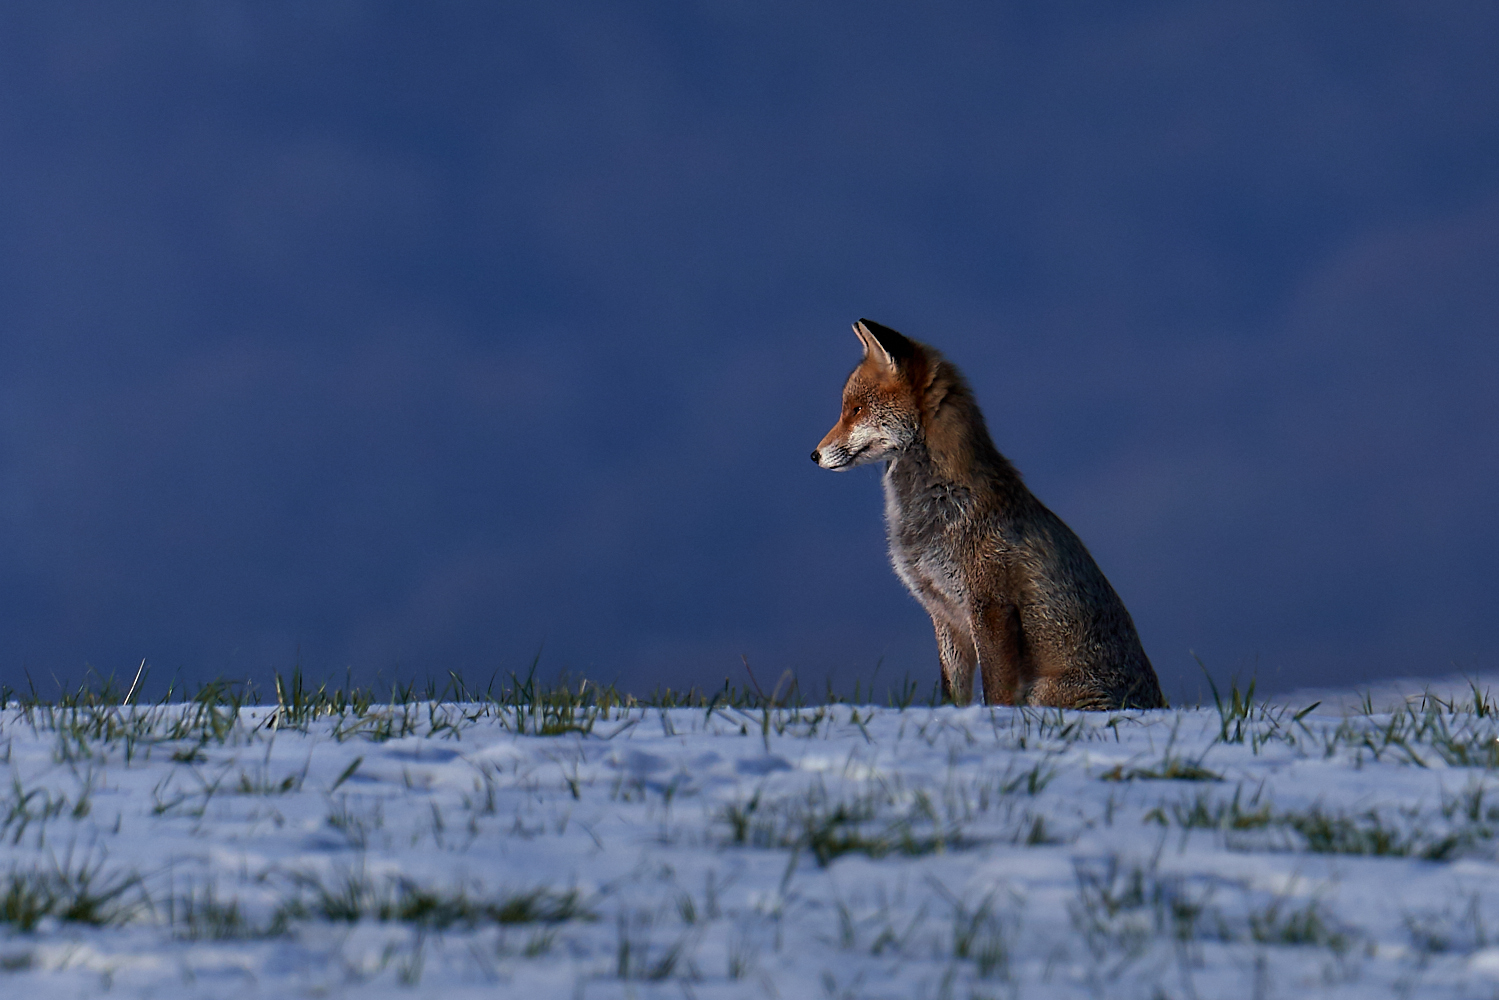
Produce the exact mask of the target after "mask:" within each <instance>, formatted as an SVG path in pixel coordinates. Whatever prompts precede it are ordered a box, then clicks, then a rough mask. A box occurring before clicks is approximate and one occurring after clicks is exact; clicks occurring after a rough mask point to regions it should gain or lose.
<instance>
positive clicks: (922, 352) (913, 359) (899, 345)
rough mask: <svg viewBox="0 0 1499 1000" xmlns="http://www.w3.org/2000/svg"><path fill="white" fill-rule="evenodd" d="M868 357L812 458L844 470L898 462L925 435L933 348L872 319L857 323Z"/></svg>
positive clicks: (845, 390) (850, 379) (853, 377)
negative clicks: (924, 416) (924, 403)
mask: <svg viewBox="0 0 1499 1000" xmlns="http://www.w3.org/2000/svg"><path fill="white" fill-rule="evenodd" d="M854 334H855V336H857V337H858V338H859V343H861V344H863V345H864V358H863V360H861V361H860V362H859V366H858V367H857V368H855V369H854V371H853V374H852V375H850V376H849V377H848V382H847V384H845V385H844V387H843V412H842V414H841V415H840V416H839V417H838V422H837V423H836V424H834V425H833V429H832V430H830V431H828V434H827V437H825V438H823V439H822V443H821V444H819V445H818V446H817V450H816V451H814V452H813V453H812V461H814V462H816V463H817V464H818V465H820V466H822V467H823V468H824V469H834V470H836V471H839V472H841V471H843V470H844V469H852V468H853V467H854V466H856V465H866V464H868V463H870V462H879V461H882V460H888V459H891V458H894V457H895V456H896V454H897V453H899V452H900V451H901V450H902V449H903V448H905V447H907V446H908V445H910V444H911V442H912V441H914V440H916V438H917V436H918V435H919V434H920V433H921V402H922V400H921V394H922V391H923V390H924V389H925V388H926V385H927V383H928V382H929V381H930V374H931V370H932V361H933V358H932V357H931V350H930V348H928V347H926V346H924V345H922V344H918V343H916V342H915V341H914V340H910V339H908V338H906V337H903V336H901V335H900V334H899V333H896V332H895V331H894V330H892V329H890V328H889V327H888V326H881V325H880V324H878V323H876V322H874V321H872V320H867V319H861V320H859V322H857V323H855V324H854Z"/></svg>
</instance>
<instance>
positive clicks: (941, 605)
mask: <svg viewBox="0 0 1499 1000" xmlns="http://www.w3.org/2000/svg"><path fill="white" fill-rule="evenodd" d="M960 515H961V511H956V510H948V509H944V508H943V506H942V505H939V504H920V503H912V502H909V500H908V498H906V497H903V496H902V495H901V491H899V490H897V489H895V488H893V487H892V485H891V484H890V483H889V482H888V481H887V482H886V489H885V529H886V536H887V538H888V539H889V542H890V562H891V565H892V566H893V567H894V569H895V575H896V576H898V577H900V580H901V582H902V583H904V584H905V585H906V589H908V590H909V591H911V594H912V595H913V596H914V597H915V598H916V599H917V600H918V601H920V602H921V604H922V606H923V607H924V608H926V610H927V612H928V613H929V614H931V615H932V616H933V617H940V618H943V619H947V620H949V621H952V622H954V623H956V622H961V621H964V620H966V618H967V616H968V604H969V601H968V593H969V586H968V580H967V577H968V575H969V574H968V573H967V572H966V571H965V567H964V560H963V557H962V552H961V546H960V545H959V544H958V538H959V537H960V535H961V523H960Z"/></svg>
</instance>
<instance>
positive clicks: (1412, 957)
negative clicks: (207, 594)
mask: <svg viewBox="0 0 1499 1000" xmlns="http://www.w3.org/2000/svg"><path fill="white" fill-rule="evenodd" d="M1488 709H1489V706H1488V705H1487V704H1486V703H1484V702H1483V701H1481V700H1480V702H1479V703H1478V705H1477V706H1476V709H1475V706H1474V704H1473V702H1472V699H1471V695H1470V698H1469V701H1468V702H1467V703H1460V702H1456V701H1446V702H1436V701H1426V702H1413V703H1410V704H1408V705H1406V706H1405V707H1404V708H1403V709H1401V710H1400V711H1396V712H1392V713H1386V714H1373V715H1360V714H1357V712H1350V711H1349V710H1348V709H1347V708H1346V707H1345V708H1344V709H1342V710H1340V711H1338V712H1323V711H1322V710H1321V709H1320V708H1319V709H1316V710H1314V711H1312V712H1310V713H1308V714H1305V715H1302V716H1300V717H1296V716H1295V712H1294V710H1293V709H1292V708H1290V707H1284V706H1274V705H1264V706H1259V707H1257V708H1255V709H1254V710H1253V711H1252V712H1250V713H1249V716H1248V718H1246V719H1240V720H1231V721H1230V723H1225V722H1224V720H1223V719H1222V718H1221V717H1220V713H1219V712H1218V711H1217V710H1215V709H1214V708H1211V707H1209V708H1206V709H1184V710H1166V711H1158V712H1125V713H1116V714H1104V713H1073V712H1059V711H1056V710H1048V711H1039V710H1034V709H1008V708H1001V709H991V708H985V707H969V708H962V709H959V708H952V707H943V708H918V707H908V708H905V709H903V710H902V709H897V708H874V707H867V706H849V705H832V706H819V707H807V708H800V709H771V710H768V711H767V710H761V709H743V708H733V707H723V706H718V707H715V708H713V709H712V710H708V709H706V708H696V709H686V708H682V709H653V708H650V709H641V708H635V709H629V710H620V709H614V710H611V711H609V712H605V713H599V712H597V711H594V712H591V713H585V715H586V718H584V716H583V715H580V716H578V717H577V719H575V720H574V721H575V722H578V724H580V725H581V726H582V728H583V729H584V730H586V731H582V732H579V731H567V732H561V733H558V734H556V735H534V733H535V731H536V728H537V720H536V718H535V716H526V715H524V714H518V713H516V712H515V711H514V710H513V709H507V708H504V707H502V706H497V705H494V704H411V705H403V706H387V707H384V708H381V707H378V706H377V707H375V708H373V709H370V710H369V711H367V712H366V713H364V714H363V715H362V716H356V715H352V714H346V715H344V716H343V717H338V716H335V717H331V718H330V717H323V718H320V719H316V720H310V721H305V722H303V723H302V724H300V725H298V726H296V727H291V726H288V725H286V724H285V721H286V720H285V717H283V716H277V715H276V714H275V713H273V712H272V711H271V708H267V707H259V708H244V709H240V710H238V711H237V713H236V714H234V715H229V716H220V717H214V718H209V717H208V716H207V715H205V712H204V710H203V709H202V708H201V707H199V706H191V705H189V706H176V705H174V706H165V707H163V706H158V707H155V708H120V707H109V708H97V707H96V708H93V709H87V710H82V709H80V710H75V711H72V712H71V713H70V712H68V711H65V710H46V709H38V708H35V707H33V708H31V709H25V708H20V707H11V708H9V709H6V710H4V711H3V712H0V761H3V762H4V763H5V765H6V768H7V770H8V775H7V776H6V777H5V779H4V780H5V784H6V787H5V788H4V790H3V791H0V837H3V846H0V873H3V878H4V880H5V881H4V882H3V883H0V996H4V997H21V996H24V997H27V998H30V1000H45V998H53V997H58V998H61V997H67V998H75V997H87V996H95V995H104V994H109V995H111V996H123V997H194V998H196V997H205V998H206V997H215V998H217V997H229V996H233V997H359V998H361V1000H375V998H382V997H407V996H441V997H444V998H462V997H470V996H472V997H494V996H499V995H504V996H526V997H537V998H540V997H596V998H605V997H656V996H660V997H684V996H686V997H697V998H711V997H783V998H796V997H817V998H842V997H850V998H853V997H859V998H865V997H870V998H873V997H901V998H919V997H931V998H940V997H954V998H970V997H994V998H1000V997H1028V998H1029V997H1041V998H1051V997H1057V998H1061V997H1102V996H1107V997H1111V998H1112V997H1141V998H1157V997H1171V998H1178V997H1183V998H1186V997H1203V998H1208V997H1241V996H1242V997H1265V998H1269V997H1303V996H1328V997H1348V998H1353V997H1360V998H1362V997H1371V996H1386V995H1389V996H1431V997H1469V996H1471V997H1485V998H1490V997H1495V996H1499V863H1496V848H1499V783H1496V781H1495V778H1494V775H1493V770H1492V765H1493V764H1494V763H1496V762H1499V760H1496V756H1495V754H1496V750H1495V747H1496V744H1495V737H1496V736H1499V723H1496V720H1495V718H1494V716H1493V715H1492V714H1490V713H1489V711H1488ZM194 713H197V714H196V715H195V714H194ZM85 723H87V725H85ZM395 723H399V724H395ZM558 728H565V727H558ZM111 730H112V732H111ZM126 733H130V734H131V735H128V736H127V735H125V734H126ZM392 733H396V734H399V733H405V734H406V735H398V736H395V737H394V738H388V739H386V738H383V737H385V736H387V735H391V734H392ZM1225 735H1226V736H1227V737H1228V739H1227V740H1225ZM1236 740H1241V741H1236ZM1465 764H1466V765H1470V766H1464V765H1465ZM1170 774H1176V775H1180V777H1176V778H1169V777H1165V775H1170ZM80 888H82V889H83V890H84V891H83V893H82V895H83V899H84V902H85V903H87V902H88V900H89V898H90V896H91V895H92V896H93V897H103V898H102V899H101V900H99V901H97V903H96V905H95V906H94V907H93V909H92V910H88V908H87V907H83V908H82V909H79V908H77V907H75V911H74V912H72V913H69V912H68V907H69V906H70V905H73V904H75V903H77V901H78V897H79V894H80ZM28 906H30V907H31V911H30V912H32V913H33V917H34V919H29V920H28V919H26V918H25V917H24V914H25V913H26V912H27V907H28ZM85 911H87V912H85ZM38 913H39V914H40V915H39V916H36V914H38ZM90 914H92V915H90ZM1490 927H1492V928H1494V930H1493V931H1490V930H1489V928H1490Z"/></svg>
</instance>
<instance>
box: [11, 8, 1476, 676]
mask: <svg viewBox="0 0 1499 1000" xmlns="http://www.w3.org/2000/svg"><path fill="white" fill-rule="evenodd" d="M1496 52H1499V6H1496V5H1494V4H1493V3H1491V2H1488V0H1475V2H1470V3H1446V2H1433V0H1419V2H1410V3H1380V2H1373V0H1358V2H1347V3H1305V2H1283V3H1258V2H1251V0H1224V2H1207V3H1204V2H1200V0H1193V2H1180V3H1138V4H1120V3H1117V2H1095V3H1073V2H1048V3H1034V4H1014V3H959V4H943V3H927V4H919V5H918V4H909V3H887V4H878V3H875V4H871V3H857V4H853V3H850V4H816V5H813V4H805V3H776V2H771V0H758V2H755V3H747V2H733V0H720V2H703V3H630V4H620V3H612V2H608V3H598V4H586V3H584V4H573V3H537V4H531V5H519V4H506V5H491V4H420V5H416V4H407V3H364V4H361V3H351V2H350V3H345V2H338V3H305V2H300V0H299V2H295V3H290V2H288V3H242V4H237V3H228V2H221V3H203V4H196V5H190V4H162V5H159V6H155V7H152V6H151V5H147V4H127V5H120V4H107V3H99V4H69V3H63V2H60V0H48V2H46V3H32V4H11V5H7V6H6V8H5V10H4V11H3V12H0V614H3V624H0V683H9V684H12V685H14V684H18V683H24V681H23V676H24V675H23V671H29V672H30V673H31V675H32V676H33V677H36V678H38V679H39V680H42V679H49V678H50V677H51V676H52V675H56V676H58V677H59V678H64V679H76V678H78V677H81V676H82V673H83V669H84V665H85V664H86V663H87V664H91V665H93V666H94V667H95V668H97V669H99V670H101V671H103V672H106V673H107V672H109V671H115V672H117V673H125V674H128V673H130V672H132V671H133V670H134V667H135V664H136V663H138V662H139V660H140V659H141V658H142V657H145V658H147V659H148V660H149V661H150V662H151V664H152V665H153V669H154V671H155V676H156V677H157V678H158V679H160V680H164V679H165V678H166V677H167V676H169V675H171V674H172V673H174V672H180V676H181V677H183V678H185V679H188V680H192V681H196V680H202V679H206V678H209V677H213V676H218V675H233V676H244V675H258V676H264V675H265V673H266V672H267V671H269V670H271V669H282V670H285V669H286V668H288V667H289V666H290V665H291V664H292V663H293V662H294V660H296V659H297V657H298V656H300V660H301V663H302V664H303V666H304V667H305V668H306V669H307V670H308V671H309V672H311V673H312V674H313V675H314V676H323V675H330V674H332V675H336V676H338V677H340V678H341V677H342V676H343V673H344V670H345V668H352V669H353V671H354V672H355V675H356V676H357V677H363V678H370V677H373V676H374V674H375V673H376V671H379V672H381V674H382V676H384V677H387V678H389V677H391V676H393V675H400V676H403V677H419V676H424V675H426V674H427V673H429V672H435V673H437V674H439V675H442V674H445V672H446V671H447V670H449V669H456V670H460V671H462V672H463V673H464V674H465V675H466V676H468V677H469V678H471V679H472V678H475V677H483V678H487V677H488V675H489V674H490V672H491V671H493V670H494V669H496V668H498V669H500V670H501V671H508V670H511V669H516V670H523V669H524V668H525V667H526V666H527V665H528V664H529V663H530V662H531V659H532V657H533V656H534V655H535V653H536V651H537V649H538V648H539V647H542V646H543V644H544V649H545V651H544V653H543V659H542V665H543V669H544V670H548V671H555V670H557V669H561V668H564V667H565V668H569V669H571V670H573V671H575V672H581V673H586V674H588V675H590V676H592V677H594V678H596V679H598V680H601V681H611V680H618V681H620V682H622V683H623V684H625V685H627V686H630V687H633V688H636V689H649V688H650V687H652V686H654V685H656V684H672V685H686V684H693V683H696V684H699V685H706V686H714V685H717V684H720V683H722V680H723V678H724V677H725V675H730V676H732V677H733V678H734V679H735V682H736V683H738V682H740V681H741V680H742V679H743V677H744V675H743V668H742V667H741V666H740V656H741V654H744V655H746V656H748V657H749V658H750V662H751V663H752V664H755V665H756V666H757V672H758V673H759V674H760V676H761V677H762V678H773V677H774V676H775V675H777V674H779V673H780V672H781V671H782V670H784V669H787V668H792V669H795V670H796V671H797V672H798V673H799V674H800V675H801V677H802V679H803V682H804V684H818V685H820V684H821V682H822V680H823V679H824V678H826V677H828V676H831V677H833V678H834V680H835V681H836V682H837V683H839V684H840V685H851V684H852V682H853V681H854V679H855V678H865V679H866V680H867V678H868V676H869V674H870V673H871V672H872V671H873V669H874V666H875V664H876V662H877V661H879V660H880V659H881V657H883V664H884V665H883V667H882V668H881V674H880V677H881V680H880V683H881V684H883V683H885V682H887V681H895V680H898V679H899V677H900V676H901V675H902V674H904V673H906V672H909V673H910V674H911V675H912V676H914V677H917V678H920V679H921V680H922V681H923V683H927V682H929V681H930V680H932V679H934V678H935V675H936V654H935V649H934V644H933V641H932V637H931V633H930V628H929V625H928V622H927V620H926V617H925V615H924V614H923V613H922V612H921V610H920V609H919V607H918V606H917V605H916V604H915V602H914V601H913V600H911V599H910V598H909V597H908V596H907V595H906V594H905V593H904V591H903V590H902V589H901V587H900V585H899V583H898V581H897V580H896V579H895V577H894V575H893V574H892V573H891V572H890V570H889V568H888V565H887V563H886V559H885V553H884V541H883V526H882V523H881V519H880V497H879V486H878V482H877V478H878V477H877V474H876V473H875V472H873V471H869V470H864V472H863V473H853V474H849V475H845V476H836V475H832V474H829V473H826V472H823V471H821V470H819V469H817V468H816V467H814V466H813V464H812V463H811V462H810V461H808V459H807V454H808V452H809V451H810V449H811V447H812V446H813V445H814V444H815V443H816V442H817V440H818V439H819V438H820V437H821V436H822V435H823V433H824V432H825V431H826V430H827V428H828V426H830V425H831V423H832V421H833V420H834V418H835V416H836V412H837V401H838V393H839V389H840V387H841V384H842V381H843V378H844V376H845V375H846V374H847V372H848V370H849V369H850V368H851V367H852V365H853V364H854V362H855V361H856V360H857V357H858V345H857V342H856V341H855V340H854V337H853V335H852V333H850V332H849V329H848V325H849V323H851V322H852V321H853V320H854V319H855V318H857V317H859V316H870V317H872V318H875V319H877V320H879V321H880V322H883V323H886V324H889V325H891V326H894V327H896V328H897V329H900V330H902V331H904V332H906V333H908V334H910V335H911V336H914V337H917V338H918V339H923V340H927V341H929V342H931V343H933V344H935V345H936V346H938V347H939V348H941V349H942V350H943V351H944V352H946V353H947V355H948V356H949V357H951V358H952V359H953V360H954V361H956V362H957V363H958V364H959V365H960V366H961V367H962V368H963V369H964V370H965V371H966V372H967V374H968V376H969V378H970V380H971V381H972V382H973V384H974V387H975V389H976V391H977V393H978V396H979V399H980V401H981V403H982V404H983V406H984V407H985V412H986V413H987V415H988V418H989V424H990V428H991V430H992V432H993V434H994V437H995V440H996V442H997V443H998V445H999V447H1000V449H1001V450H1002V451H1004V452H1005V453H1006V454H1007V455H1009V456H1010V457H1011V459H1013V460H1014V461H1015V463H1016V464H1017V465H1018V466H1019V468H1020V469H1021V471H1022V472H1023V473H1024V474H1025V475H1026V477H1027V481H1028V482H1029V484H1030V486H1031V488H1032V489H1033V490H1034V491H1035V492H1036V493H1037V495H1039V496H1040V497H1041V498H1042V500H1043V501H1044V502H1046V503H1047V504H1048V505H1049V506H1051V507H1052V508H1053V509H1054V510H1056V511H1057V513H1059V514H1060V515H1061V516H1062V517H1063V518H1064V519H1066V520H1067V521H1068V522H1069V523H1070V524H1071V525H1072V527H1073V528H1074V529H1075V530H1076V531H1077V532H1078V533H1079V534H1080V535H1081V536H1082V538H1083V539H1084V541H1085V542H1086V543H1087V544H1088V546H1089V547H1090V548H1091V550H1092V551H1093V553H1094V555H1095V556H1096V557H1097V559H1098V561H1099V563H1100V564H1101V565H1102V567H1103V569H1104V572H1105V573H1106V574H1108V576H1109V577H1110V579H1111V580H1112V581H1113V583H1114V585H1115V587H1116V588H1117V589H1118V590H1119V592H1120V593H1121V595H1122V596H1123V597H1124V599H1125V602H1126V604H1127V605H1128V606H1129V608H1130V609H1131V611H1132V612H1133V614H1134V616H1135V619H1136V622H1137V624H1138V625H1139V629H1140V633H1141V636H1142V638H1143V640H1144V642H1145V646H1146V649H1147V650H1148V651H1149V653H1150V655H1151V657H1152V658H1153V659H1154V661H1155V664H1156V667H1157V670H1158V671H1159V673H1160V674H1161V678H1162V681H1163V684H1164V686H1165V687H1166V689H1167V691H1168V693H1171V694H1174V695H1176V696H1177V697H1181V696H1183V695H1185V696H1187V697H1189V698H1195V697H1196V693H1197V691H1198V688H1199V682H1198V678H1199V677H1200V674H1199V672H1198V668H1197V666H1196V664H1195V663H1194V662H1193V660H1192V658H1191V656H1190V654H1189V650H1196V651H1197V653H1198V654H1199V655H1201V656H1202V657H1203V658H1204V659H1205V660H1206V662H1207V663H1208V664H1209V665H1210V666H1211V667H1212V668H1213V669H1214V671H1215V672H1216V673H1218V674H1220V675H1226V674H1228V673H1229V672H1231V671H1233V670H1241V671H1244V672H1246V673H1248V672H1250V671H1256V672H1257V673H1258V676H1259V678H1260V684H1261V687H1262V689H1264V688H1281V689H1285V688H1292V687H1299V686H1304V685H1310V684H1345V683H1356V682H1359V681H1363V680H1367V679H1372V678H1375V677H1379V676H1385V675H1390V674H1445V673H1450V672H1453V671H1454V670H1491V669H1493V668H1494V666H1495V664H1494V656H1495V652H1496V643H1495V639H1494V626H1493V622H1494V620H1495V618H1496V612H1495V610H1494V609H1495V608H1496V606H1499V579H1496V573H1495V565H1496V559H1499V525H1496V520H1495V517H1494V512H1495V509H1496V504H1495V498H1496V495H1499V449H1496V430H1499V403H1496V396H1499V393H1496V387H1499V280H1496V275H1499V58H1496V57H1495V53H1496ZM48 683H49V684H50V680H48Z"/></svg>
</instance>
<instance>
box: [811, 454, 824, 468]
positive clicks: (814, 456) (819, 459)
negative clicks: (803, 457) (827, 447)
mask: <svg viewBox="0 0 1499 1000" xmlns="http://www.w3.org/2000/svg"><path fill="white" fill-rule="evenodd" d="M812 461H814V462H816V463H817V464H818V465H821V464H822V452H820V451H814V452H813V453H812Z"/></svg>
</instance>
